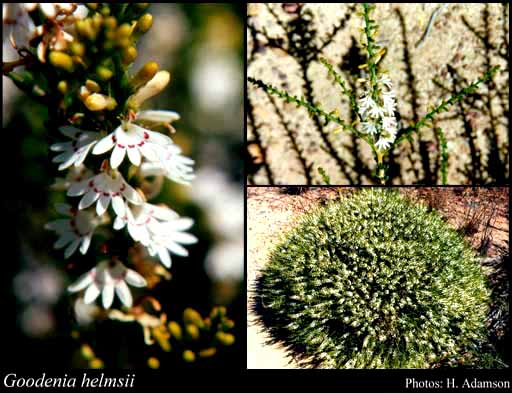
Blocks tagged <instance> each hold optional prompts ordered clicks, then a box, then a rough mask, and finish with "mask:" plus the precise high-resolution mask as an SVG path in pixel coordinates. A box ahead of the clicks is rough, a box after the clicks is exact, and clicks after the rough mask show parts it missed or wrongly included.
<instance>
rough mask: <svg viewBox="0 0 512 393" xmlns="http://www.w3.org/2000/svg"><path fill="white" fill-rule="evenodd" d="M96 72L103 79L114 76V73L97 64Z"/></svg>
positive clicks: (106, 79)
mask: <svg viewBox="0 0 512 393" xmlns="http://www.w3.org/2000/svg"><path fill="white" fill-rule="evenodd" d="M96 74H98V77H99V78H100V79H101V80H103V81H108V80H109V79H110V78H112V77H113V76H114V73H113V72H112V71H111V70H109V69H108V68H107V67H104V66H98V67H97V68H96Z"/></svg>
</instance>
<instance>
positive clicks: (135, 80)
mask: <svg viewBox="0 0 512 393" xmlns="http://www.w3.org/2000/svg"><path fill="white" fill-rule="evenodd" d="M157 72H158V64H157V63H156V62H154V61H150V62H149V63H146V64H144V66H143V67H142V68H141V69H140V70H139V71H138V72H137V73H136V74H135V75H134V76H133V77H132V79H131V81H130V84H131V85H132V86H133V87H134V88H137V87H139V86H141V85H143V84H145V83H147V82H149V81H150V80H151V78H153V77H154V76H155V75H156V73H157Z"/></svg>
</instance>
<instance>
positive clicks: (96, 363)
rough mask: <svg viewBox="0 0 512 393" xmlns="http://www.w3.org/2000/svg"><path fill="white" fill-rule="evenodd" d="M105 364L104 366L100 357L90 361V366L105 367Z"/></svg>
mask: <svg viewBox="0 0 512 393" xmlns="http://www.w3.org/2000/svg"><path fill="white" fill-rule="evenodd" d="M103 366H104V364H103V360H101V359H99V358H95V359H92V360H91V361H90V362H89V367H91V368H103Z"/></svg>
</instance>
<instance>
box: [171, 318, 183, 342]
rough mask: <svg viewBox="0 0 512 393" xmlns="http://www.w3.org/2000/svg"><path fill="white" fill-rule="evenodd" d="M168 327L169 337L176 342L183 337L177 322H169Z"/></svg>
mask: <svg viewBox="0 0 512 393" xmlns="http://www.w3.org/2000/svg"><path fill="white" fill-rule="evenodd" d="M168 326H169V331H170V332H171V335H172V336H173V337H174V338H175V339H176V340H181V339H182V337H183V335H182V332H181V326H180V325H179V324H178V323H177V322H174V321H171V322H169V325H168Z"/></svg>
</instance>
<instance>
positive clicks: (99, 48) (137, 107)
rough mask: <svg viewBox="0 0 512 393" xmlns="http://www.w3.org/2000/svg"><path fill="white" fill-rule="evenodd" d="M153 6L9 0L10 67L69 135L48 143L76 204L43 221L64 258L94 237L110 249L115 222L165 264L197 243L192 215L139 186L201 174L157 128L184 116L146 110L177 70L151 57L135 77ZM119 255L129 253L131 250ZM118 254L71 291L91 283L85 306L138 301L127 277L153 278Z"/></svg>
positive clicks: (135, 282) (139, 281) (139, 283)
mask: <svg viewBox="0 0 512 393" xmlns="http://www.w3.org/2000/svg"><path fill="white" fill-rule="evenodd" d="M147 6H148V4H147V3H137V4H128V3H126V4H116V3H112V4H110V3H87V4H86V5H79V4H78V3H7V4H3V22H4V26H6V27H7V35H8V37H9V40H10V42H11V44H12V47H13V48H14V49H15V50H16V51H17V53H18V56H19V59H18V60H17V61H15V62H12V63H6V64H7V66H6V64H4V73H8V75H9V76H10V77H11V79H13V81H14V82H15V83H16V84H17V85H18V86H19V87H21V88H23V89H25V90H26V91H28V92H30V93H32V94H34V92H37V95H38V96H39V98H42V99H43V100H44V99H49V100H50V101H49V102H48V103H47V104H48V108H49V111H50V119H51V126H50V128H53V129H51V131H60V133H61V134H62V139H61V140H59V141H57V142H56V143H54V144H52V145H51V147H50V149H51V150H52V151H53V152H56V155H55V156H54V158H53V162H55V163H58V164H59V166H58V169H59V171H64V170H68V175H67V176H66V177H65V178H64V179H63V180H62V181H59V183H58V187H60V189H63V190H65V191H66V195H67V196H68V197H70V202H69V204H59V205H57V212H59V213H60V214H62V215H64V216H66V217H65V218H61V219H58V220H55V221H53V222H50V223H48V224H47V225H46V228H48V229H50V230H53V231H55V232H56V233H57V234H58V235H59V239H58V240H57V242H56V243H55V248H64V247H65V251H64V257H65V258H69V257H71V256H72V255H73V254H74V253H75V252H76V250H79V251H80V253H81V254H86V253H87V252H88V250H89V249H90V248H91V247H93V245H94V246H97V247H98V249H99V250H104V252H107V253H109V252H110V251H111V249H116V247H109V243H108V242H109V240H108V238H107V242H106V243H105V242H104V240H103V239H102V241H101V242H98V244H95V242H94V232H95V230H97V228H98V227H99V226H103V225H106V224H108V223H113V228H114V229H115V230H121V229H123V228H127V233H128V234H129V235H130V236H131V237H132V239H133V240H134V241H135V242H139V243H140V244H141V245H142V246H143V247H145V248H146V252H147V254H149V255H150V256H155V257H158V258H159V260H160V261H161V263H162V264H163V265H164V266H165V267H167V268H170V267H171V256H170V253H173V254H176V255H180V256H187V255H188V251H187V250H186V249H185V247H184V246H183V245H190V244H193V243H195V242H196V241H197V239H196V237H195V236H193V235H191V234H189V233H187V232H186V231H187V230H189V229H190V228H191V227H192V225H193V220H192V219H190V218H187V217H180V216H179V215H178V213H176V212H174V211H173V210H171V209H170V208H168V207H167V206H164V205H155V204H151V203H149V202H148V201H147V200H148V199H150V198H151V197H153V196H155V195H156V192H152V193H151V195H147V193H145V192H144V190H143V189H142V187H141V184H143V183H144V182H145V181H147V178H149V177H156V176H159V177H167V178H168V179H170V180H172V181H175V182H177V183H180V184H187V185H188V184H190V183H191V181H192V180H193V178H194V171H193V164H194V162H193V161H192V160H191V159H190V158H188V157H185V156H184V155H183V153H182V150H181V148H180V147H179V146H178V145H177V144H176V143H175V142H174V141H173V139H172V138H171V137H170V136H169V135H166V133H163V132H161V130H160V129H164V130H167V131H170V133H173V132H175V130H174V128H173V126H172V123H173V122H175V121H177V120H179V118H180V117H179V115H178V114H177V113H176V112H174V111H167V110H142V109H141V107H142V105H143V104H144V102H145V101H146V100H148V99H149V98H151V97H153V96H155V95H156V94H158V93H160V92H161V91H162V90H163V89H164V88H165V87H166V86H167V85H168V83H169V81H170V74H169V73H168V72H167V71H164V70H159V67H158V64H156V63H155V62H149V63H147V64H145V65H144V66H143V67H141V69H140V70H139V71H138V72H136V73H135V74H134V75H132V76H131V77H130V76H129V68H130V66H131V65H132V63H133V61H134V60H135V58H136V57H137V50H136V47H135V44H136V42H137V40H138V38H139V37H140V36H141V35H142V34H144V33H145V32H146V31H147V30H148V29H149V28H150V27H151V24H152V16H151V15H150V14H148V13H145V8H147ZM35 21H36V22H35ZM36 23H38V24H39V25H37V26H36ZM19 65H25V67H26V71H24V72H23V73H16V72H10V73H9V71H10V69H11V68H15V67H17V66H19ZM42 65H44V68H42V67H41V66H42ZM38 67H39V68H38ZM41 69H43V70H44V72H41ZM52 83H53V85H52ZM53 92H57V93H58V94H60V97H58V102H53V101H52V100H54V99H55V93H53ZM76 197H79V198H76ZM107 233H108V232H107ZM111 233H114V232H111ZM112 237H113V236H112ZM105 250H106V251H105ZM116 253H117V251H116ZM122 256H123V258H121V259H125V257H126V258H128V255H127V253H122ZM119 257H120V255H111V256H110V258H111V259H110V260H109V259H107V260H103V261H101V262H99V263H97V264H96V266H95V267H93V268H92V269H91V270H90V271H89V272H88V273H86V274H85V275H84V276H82V277H81V278H80V279H78V281H77V282H76V283H74V284H73V285H71V286H70V287H69V291H70V292H78V291H81V290H83V289H86V290H85V295H84V297H83V302H84V303H85V304H91V303H93V302H94V301H95V300H96V299H97V298H98V296H99V295H100V294H101V295H102V305H103V307H104V308H110V307H111V306H112V304H113V301H114V293H116V294H117V295H118V297H119V299H120V300H121V303H122V304H123V305H124V306H126V307H131V306H132V302H133V301H132V294H131V292H130V289H129V288H128V286H127V284H130V285H131V286H134V287H143V286H146V284H147V282H146V279H145V278H144V277H143V276H142V275H141V274H139V273H137V272H136V271H135V270H132V269H129V268H127V267H126V266H125V265H124V264H123V263H122V262H121V261H120V259H119Z"/></svg>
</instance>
